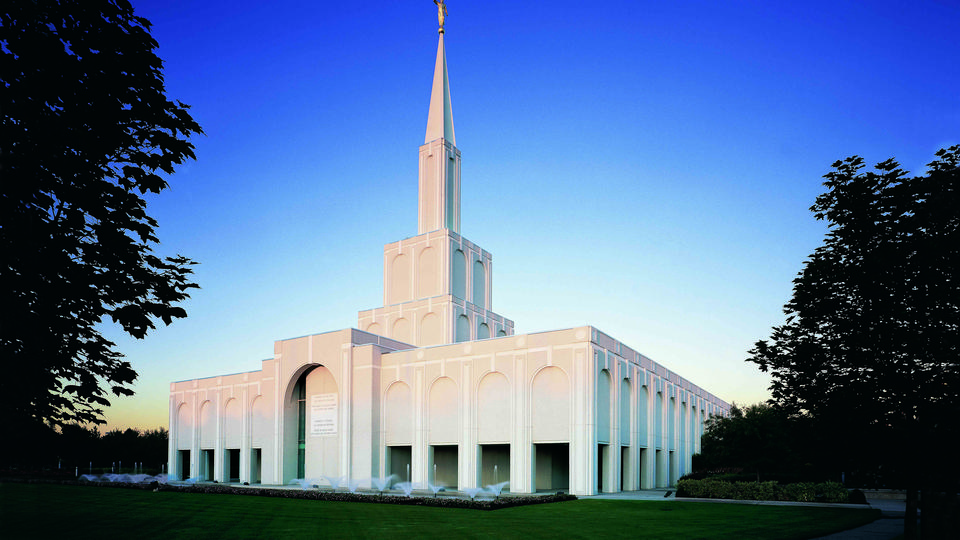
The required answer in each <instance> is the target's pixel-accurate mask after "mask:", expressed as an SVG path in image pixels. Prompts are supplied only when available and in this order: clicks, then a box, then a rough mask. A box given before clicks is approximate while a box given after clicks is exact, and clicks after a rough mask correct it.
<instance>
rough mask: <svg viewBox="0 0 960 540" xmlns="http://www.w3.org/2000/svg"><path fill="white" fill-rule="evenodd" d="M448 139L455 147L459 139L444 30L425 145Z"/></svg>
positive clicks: (438, 50) (438, 52) (434, 71)
mask: <svg viewBox="0 0 960 540" xmlns="http://www.w3.org/2000/svg"><path fill="white" fill-rule="evenodd" d="M435 139H446V140H448V141H450V142H451V143H452V144H453V145H454V146H456V144H457V138H456V136H455V135H454V133H453V106H452V105H451V104H450V80H449V79H448V77H447V52H446V50H445V49H444V47H443V28H442V27H441V29H440V43H439V44H438V45H437V63H436V66H435V67H434V68H433V90H432V91H431V92H430V112H429V114H428V116H427V136H426V137H424V139H423V142H424V144H426V143H428V142H430V141H432V140H435Z"/></svg>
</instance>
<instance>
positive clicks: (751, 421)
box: [694, 403, 832, 481]
mask: <svg viewBox="0 0 960 540" xmlns="http://www.w3.org/2000/svg"><path fill="white" fill-rule="evenodd" d="M807 426H808V425H807V422H806V418H803V417H791V416H789V415H788V414H787V413H786V412H785V411H784V410H783V409H780V408H777V407H773V406H771V405H769V404H766V403H758V404H756V405H748V406H745V407H741V406H738V405H736V404H734V405H733V406H732V407H731V408H730V415H729V416H711V417H710V418H709V419H707V422H706V425H705V426H704V428H705V429H704V433H703V437H702V438H701V441H700V452H699V453H698V454H696V455H695V456H694V470H695V471H696V472H704V473H705V472H710V471H719V470H737V469H742V471H743V473H744V475H753V476H755V477H756V478H757V480H758V481H759V480H771V479H778V480H789V481H796V480H808V479H813V480H826V479H832V478H826V477H825V475H824V471H822V470H819V469H816V470H813V471H810V470H808V469H810V464H809V462H810V461H812V459H811V457H812V456H810V448H809V445H808V444H807V439H808V438H809V435H810V433H809V430H808V429H807Z"/></svg>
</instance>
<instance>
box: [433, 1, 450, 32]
mask: <svg viewBox="0 0 960 540" xmlns="http://www.w3.org/2000/svg"><path fill="white" fill-rule="evenodd" d="M433 3H434V4H436V5H437V20H438V21H440V33H441V34H442V33H443V22H444V21H445V20H446V18H447V3H446V0H433Z"/></svg>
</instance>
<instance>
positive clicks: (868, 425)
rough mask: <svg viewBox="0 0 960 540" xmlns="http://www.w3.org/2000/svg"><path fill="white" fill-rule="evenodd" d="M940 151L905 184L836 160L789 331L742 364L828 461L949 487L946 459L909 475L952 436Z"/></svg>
mask: <svg viewBox="0 0 960 540" xmlns="http://www.w3.org/2000/svg"><path fill="white" fill-rule="evenodd" d="M936 156H937V159H936V160H935V161H933V162H932V163H930V164H929V165H928V167H929V169H928V171H927V174H925V175H923V176H917V177H913V178H910V177H908V176H907V173H905V172H904V171H903V170H901V169H900V166H899V165H898V164H897V162H896V161H894V160H892V159H891V160H887V161H884V162H882V163H880V164H878V165H877V166H876V167H875V169H876V170H875V171H866V172H865V171H863V160H862V159H861V158H859V157H851V158H848V159H846V160H843V161H838V162H836V163H834V164H833V168H834V170H833V171H832V172H830V173H829V174H827V175H826V176H825V178H826V180H827V181H826V182H825V183H824V185H825V186H826V187H827V191H826V192H825V193H824V194H822V195H820V196H819V197H818V198H817V200H816V203H815V204H814V205H813V207H812V208H811V210H812V211H813V212H814V213H815V216H816V218H817V219H819V220H826V221H827V223H828V226H829V231H828V233H827V235H826V238H825V240H824V244H823V245H822V246H821V247H819V248H817V250H816V251H815V252H814V253H813V254H812V255H811V256H810V257H809V259H808V260H807V261H806V262H805V263H804V267H803V270H802V271H801V272H800V274H799V276H798V277H797V278H796V279H795V280H794V289H793V297H792V299H791V300H790V302H789V303H788V304H787V305H786V306H785V307H784V312H785V314H786V315H787V318H786V323H785V324H784V325H782V326H778V327H776V328H774V329H773V334H772V336H771V338H770V340H769V341H759V342H757V344H756V346H755V347H754V349H752V350H751V351H750V355H751V356H750V357H749V358H748V360H747V361H748V362H753V363H755V364H757V365H758V366H759V367H760V369H761V370H762V371H765V372H770V373H771V375H772V376H773V383H772V385H771V387H770V389H771V391H772V394H773V400H774V402H775V403H776V404H777V405H779V406H781V407H783V408H785V409H786V410H787V411H789V412H791V413H794V414H800V413H803V414H807V415H809V416H810V417H811V418H813V419H814V421H815V422H816V425H817V427H818V429H821V430H823V431H824V432H825V433H829V434H830V437H831V438H832V440H834V441H835V442H836V443H837V444H838V445H839V446H838V449H839V450H841V451H842V452H843V453H842V454H841V455H840V456H838V457H841V458H846V459H848V460H851V461H854V460H857V459H863V458H864V456H870V455H878V456H879V458H880V461H881V462H882V463H881V464H882V465H883V466H884V467H885V468H886V469H888V470H889V469H893V470H896V471H898V472H900V473H902V474H903V475H904V477H905V478H906V479H908V481H909V480H911V479H919V478H921V477H926V478H927V479H928V480H931V481H933V480H934V479H936V478H939V479H941V480H947V481H949V483H950V484H951V485H949V486H945V487H944V488H945V489H950V490H953V491H954V492H956V487H957V486H956V482H957V479H958V478H960V475H957V474H956V472H957V471H956V470H953V471H951V470H950V469H949V467H953V468H954V469H955V468H956V465H954V464H953V463H950V462H948V461H947V460H944V463H943V465H942V467H948V468H947V469H943V468H941V469H940V470H938V471H923V470H920V469H919V466H920V465H921V464H929V463H930V460H929V458H927V457H924V452H927V453H928V455H929V453H930V452H938V450H937V449H938V448H939V447H941V446H942V445H943V444H944V442H945V441H947V440H955V439H950V438H949V434H950V433H951V432H954V431H956V426H957V418H958V414H960V363H958V362H960V281H958V280H960V191H958V187H960V186H958V181H960V146H953V147H951V148H949V149H943V150H940V151H939V152H937V154H936ZM878 442H879V443H881V446H877V443H878ZM888 449H889V450H891V452H890V453H886V451H887V450H888ZM944 450H945V449H943V450H939V451H944ZM930 473H932V474H930ZM908 517H909V516H908ZM907 522H908V524H909V522H910V519H908V520H907ZM909 534H911V531H908V536H909Z"/></svg>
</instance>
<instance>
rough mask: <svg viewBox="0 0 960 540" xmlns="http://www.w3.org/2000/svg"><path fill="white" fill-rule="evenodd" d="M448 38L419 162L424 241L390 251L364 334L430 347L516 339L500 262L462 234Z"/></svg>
mask: <svg viewBox="0 0 960 540" xmlns="http://www.w3.org/2000/svg"><path fill="white" fill-rule="evenodd" d="M443 37H444V34H443V32H442V31H441V33H440V40H439V43H438V45H437V60H436V64H435V66H434V72H433V87H432V90H431V92H430V109H429V112H428V114H427V131H426V136H425V137H424V141H423V145H422V146H421V147H420V153H419V154H420V155H419V197H418V208H417V233H418V234H417V236H414V237H411V238H406V239H404V240H400V241H398V242H393V243H391V244H387V245H386V246H384V248H383V307H379V308H375V309H369V310H365V311H361V312H360V313H359V315H358V325H359V328H360V329H361V330H365V331H367V332H371V333H374V334H377V335H381V336H385V337H389V338H391V339H395V340H397V341H402V342H404V343H409V344H411V345H416V346H418V347H427V346H431V345H446V344H450V343H457V342H462V341H473V340H478V339H487V338H495V337H503V336H511V335H513V321H511V320H509V319H507V318H505V317H502V316H500V315H498V314H496V313H494V312H493V257H492V256H491V255H490V253H489V252H487V251H485V250H484V249H482V248H480V246H478V245H476V244H474V243H473V242H471V241H469V240H467V239H466V238H464V237H463V236H461V234H460V150H459V149H458V148H457V146H456V144H457V143H456V136H455V134H454V129H453V106H452V104H451V101H450V82H449V77H448V74H447V55H446V50H445V47H444V41H443Z"/></svg>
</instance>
